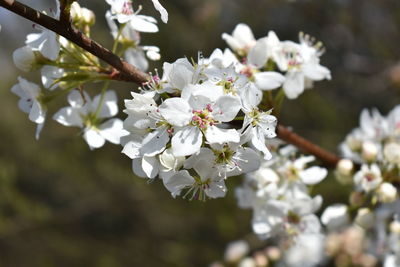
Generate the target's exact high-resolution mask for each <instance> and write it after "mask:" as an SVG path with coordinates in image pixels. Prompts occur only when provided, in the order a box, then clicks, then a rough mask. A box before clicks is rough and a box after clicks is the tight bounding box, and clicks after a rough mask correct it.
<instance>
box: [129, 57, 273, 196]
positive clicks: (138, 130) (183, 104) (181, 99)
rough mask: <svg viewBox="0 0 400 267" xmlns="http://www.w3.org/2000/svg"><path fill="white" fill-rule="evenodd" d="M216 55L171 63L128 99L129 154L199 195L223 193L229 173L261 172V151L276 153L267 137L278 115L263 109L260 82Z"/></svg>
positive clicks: (139, 168)
mask: <svg viewBox="0 0 400 267" xmlns="http://www.w3.org/2000/svg"><path fill="white" fill-rule="evenodd" d="M216 55H218V56H219V55H221V51H220V50H217V51H216V52H214V53H213V55H212V56H211V57H210V58H208V59H205V58H202V57H200V58H199V62H198V63H197V64H195V65H193V64H191V63H190V62H189V61H188V60H187V59H185V58H182V59H178V60H177V61H176V62H174V63H172V64H169V63H165V64H164V67H163V70H164V73H163V76H162V78H160V77H159V76H158V75H156V76H154V77H153V79H152V81H151V82H149V83H148V84H146V85H145V87H146V88H147V90H143V91H142V92H141V93H132V97H133V98H132V99H131V100H126V101H125V106H126V109H125V113H127V114H128V118H127V119H126V120H125V122H124V128H125V129H126V130H127V131H129V132H130V134H129V135H128V136H126V137H124V138H123V142H124V144H125V146H124V149H123V153H125V154H126V155H128V156H129V157H130V158H131V159H133V170H134V172H135V173H136V174H137V175H139V176H142V177H148V178H155V177H156V176H157V175H159V176H160V177H161V178H162V180H163V182H164V185H165V186H166V188H167V189H168V190H169V191H170V192H171V194H172V195H173V196H174V197H175V196H177V195H180V194H181V193H182V191H183V190H186V189H187V191H186V193H185V196H187V195H188V194H190V197H191V198H196V199H204V198H205V197H210V198H217V197H222V196H224V195H225V193H226V187H225V183H224V180H225V179H226V178H227V177H230V176H236V175H239V174H242V173H247V172H250V171H254V170H256V169H257V168H258V167H259V165H260V158H261V157H260V154H259V152H262V153H263V154H264V157H265V158H267V159H269V158H270V157H271V154H270V153H269V151H268V149H267V146H266V144H265V138H272V137H274V136H275V126H276V123H277V121H276V118H275V117H274V116H272V115H270V112H269V111H267V112H264V111H261V110H260V109H259V108H258V104H259V103H260V101H261V97H262V95H261V94H259V93H258V92H257V90H256V88H255V87H254V85H253V84H252V83H249V82H248V81H247V80H246V78H245V77H244V76H243V75H241V74H240V73H237V72H235V71H234V69H233V66H229V67H223V65H222V60H221V59H220V58H217V56H216ZM243 115H244V116H243ZM243 117H244V118H243ZM237 119H240V120H241V121H243V123H241V122H240V120H238V121H236V120H237ZM235 121H236V122H238V123H239V124H237V123H235ZM235 126H236V128H235ZM246 144H250V145H252V148H251V147H249V146H248V145H246Z"/></svg>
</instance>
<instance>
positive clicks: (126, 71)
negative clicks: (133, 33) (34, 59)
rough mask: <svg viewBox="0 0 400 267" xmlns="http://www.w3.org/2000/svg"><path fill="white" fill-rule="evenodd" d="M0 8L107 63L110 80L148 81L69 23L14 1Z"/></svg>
mask: <svg viewBox="0 0 400 267" xmlns="http://www.w3.org/2000/svg"><path fill="white" fill-rule="evenodd" d="M0 6H1V7H3V8H5V9H8V10H9V11H11V12H14V13H15V14H17V15H19V16H21V17H23V18H26V19H28V20H30V21H33V22H35V23H37V24H39V25H41V26H43V27H45V28H47V29H49V30H51V31H54V32H55V33H57V34H59V35H61V36H63V37H65V38H66V39H68V40H69V41H71V42H73V43H75V44H76V45H78V46H80V47H81V48H83V49H85V50H86V51H88V52H90V53H91V54H93V55H94V56H96V57H98V58H100V59H102V60H103V61H105V62H107V63H108V64H109V65H111V66H112V67H114V71H112V73H111V74H110V77H111V78H112V79H115V80H122V81H128V82H135V83H137V84H139V85H142V83H144V82H146V81H148V79H149V76H148V74H146V73H144V72H142V71H140V70H139V69H137V68H136V67H134V66H132V65H131V64H129V63H128V62H126V61H124V60H122V59H121V58H120V57H119V56H117V55H115V54H114V53H112V52H111V51H110V50H108V49H107V48H105V47H103V46H102V45H100V44H99V43H97V42H96V41H94V40H92V39H90V38H89V37H87V36H86V35H85V34H83V33H82V32H81V31H79V30H77V29H74V28H73V27H72V26H71V24H70V23H65V22H63V21H62V20H57V19H54V18H52V17H50V16H47V15H45V14H43V13H42V12H39V11H38V10H35V9H33V8H31V7H29V6H27V5H24V4H22V3H20V2H18V1H15V0H0ZM63 11H64V10H63ZM61 18H63V16H61ZM64 18H65V17H64Z"/></svg>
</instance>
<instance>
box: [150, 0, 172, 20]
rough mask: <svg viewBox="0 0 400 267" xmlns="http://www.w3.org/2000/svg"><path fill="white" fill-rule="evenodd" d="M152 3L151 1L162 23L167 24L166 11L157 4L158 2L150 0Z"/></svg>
mask: <svg viewBox="0 0 400 267" xmlns="http://www.w3.org/2000/svg"><path fill="white" fill-rule="evenodd" d="M152 1H153V4H154V8H155V9H156V10H157V11H158V12H160V14H161V20H162V21H163V22H164V23H167V22H168V12H167V10H166V9H165V8H164V7H163V6H162V5H161V4H160V2H158V0H152Z"/></svg>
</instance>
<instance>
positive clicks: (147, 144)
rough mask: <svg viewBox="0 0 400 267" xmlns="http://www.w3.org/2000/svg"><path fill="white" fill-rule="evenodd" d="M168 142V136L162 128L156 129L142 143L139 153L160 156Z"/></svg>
mask: <svg viewBox="0 0 400 267" xmlns="http://www.w3.org/2000/svg"><path fill="white" fill-rule="evenodd" d="M168 141H169V134H168V132H167V129H166V128H164V127H160V128H157V129H156V130H155V131H153V132H151V133H149V134H148V135H147V136H146V137H145V138H144V139H143V142H142V148H141V149H140V152H141V153H142V154H143V155H146V156H155V155H157V154H160V153H161V152H162V151H163V150H164V149H165V146H166V145H167V143H168Z"/></svg>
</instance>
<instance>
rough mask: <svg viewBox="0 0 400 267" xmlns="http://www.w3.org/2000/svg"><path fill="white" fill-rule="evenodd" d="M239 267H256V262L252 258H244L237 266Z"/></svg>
mask: <svg viewBox="0 0 400 267" xmlns="http://www.w3.org/2000/svg"><path fill="white" fill-rule="evenodd" d="M238 266H239V267H256V266H257V265H256V262H255V260H254V259H253V258H250V257H248V258H244V259H243V260H242V261H241V262H240V263H239V265H238Z"/></svg>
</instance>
